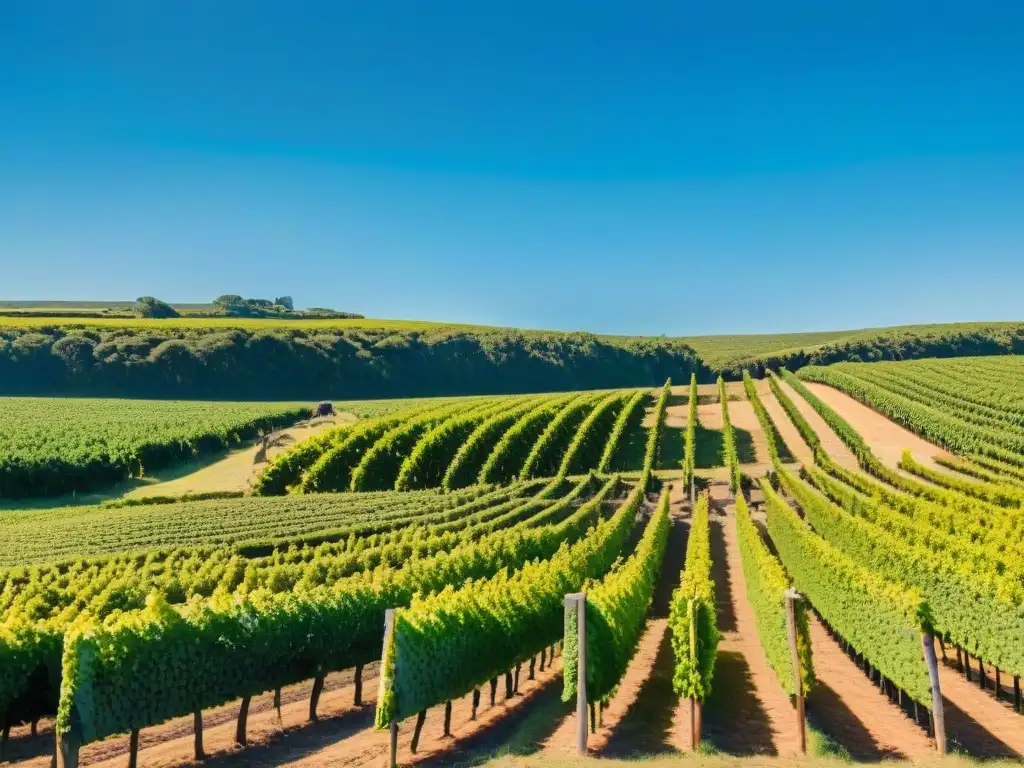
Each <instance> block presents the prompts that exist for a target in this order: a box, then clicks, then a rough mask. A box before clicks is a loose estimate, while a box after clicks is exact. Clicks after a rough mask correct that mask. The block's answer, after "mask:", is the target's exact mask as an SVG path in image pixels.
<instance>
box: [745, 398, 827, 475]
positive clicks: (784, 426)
mask: <svg viewBox="0 0 1024 768" xmlns="http://www.w3.org/2000/svg"><path fill="white" fill-rule="evenodd" d="M756 384H757V393H758V394H759V395H760V396H761V402H762V403H764V408H765V410H766V411H768V415H769V416H770V417H771V419H772V422H773V423H774V424H775V428H776V429H777V430H778V432H779V436H780V437H781V438H782V442H784V443H785V444H786V447H787V448H788V449H789V452H790V453H791V454H792V456H793V458H794V459H796V460H797V461H798V462H800V463H801V464H807V465H808V466H811V465H813V464H814V453H813V452H812V451H811V449H810V448H809V447H808V446H807V443H805V442H804V439H803V438H802V437H801V436H800V431H799V430H798V429H797V428H796V426H795V425H794V424H793V422H792V421H790V420H789V416H787V415H786V412H785V411H784V410H783V409H782V406H781V405H780V404H779V401H778V400H776V399H775V393H774V392H772V388H771V386H770V385H769V384H768V381H767V380H766V379H762V380H760V381H758V382H756Z"/></svg>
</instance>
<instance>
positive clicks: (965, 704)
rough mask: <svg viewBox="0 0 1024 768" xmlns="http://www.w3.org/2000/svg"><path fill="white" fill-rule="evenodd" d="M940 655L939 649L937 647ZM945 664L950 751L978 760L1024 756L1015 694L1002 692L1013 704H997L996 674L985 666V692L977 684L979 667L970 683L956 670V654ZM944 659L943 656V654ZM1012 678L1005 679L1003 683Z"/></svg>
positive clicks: (1023, 727)
mask: <svg viewBox="0 0 1024 768" xmlns="http://www.w3.org/2000/svg"><path fill="white" fill-rule="evenodd" d="M936 652H938V648H936ZM947 654H948V658H947V661H946V663H945V664H940V665H939V685H940V687H941V688H942V698H943V700H944V702H945V712H946V737H947V739H948V741H949V746H950V748H951V749H952V748H954V747H962V748H964V749H965V750H966V751H967V752H969V753H970V754H971V755H974V756H976V757H1015V758H1018V759H1019V758H1022V757H1024V716H1022V715H1020V714H1018V713H1016V712H1014V711H1013V708H1012V706H1011V702H1012V696H1013V694H1012V692H1010V691H1005V690H1004V691H1003V696H1004V697H1005V696H1007V695H1008V696H1009V697H1010V701H1009V702H1008V701H1006V700H1005V699H1004V700H1003V701H996V698H995V695H994V692H993V691H992V687H993V686H994V684H995V681H994V674H995V671H994V670H993V669H992V668H991V667H989V666H988V665H986V673H987V681H986V682H987V686H988V690H986V691H982V690H981V688H980V686H979V683H978V668H977V664H976V663H975V664H974V671H973V674H972V675H971V679H972V680H973V681H974V682H967V680H966V678H965V677H964V675H963V673H962V672H958V671H957V669H956V655H955V653H949V649H947ZM940 659H941V654H940ZM1007 678H1008V679H1009V681H1011V682H1012V680H1013V678H1012V677H1010V676H1009V675H1004V676H1003V681H1002V682H1003V684H1004V685H1005V684H1006V682H1007Z"/></svg>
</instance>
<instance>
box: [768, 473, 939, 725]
mask: <svg viewBox="0 0 1024 768" xmlns="http://www.w3.org/2000/svg"><path fill="white" fill-rule="evenodd" d="M780 474H782V473H780ZM761 487H762V489H763V490H764V495H765V500H766V502H767V510H768V533H769V535H770V536H771V539H772V543H773V544H774V545H775V549H776V551H777V552H778V553H779V557H780V559H781V560H782V564H783V566H785V568H786V571H787V572H788V573H789V574H790V575H791V576H792V577H793V581H794V583H795V584H796V587H797V589H798V590H799V591H800V592H801V593H802V594H803V595H804V596H806V597H807V598H808V599H809V600H810V602H811V605H813V606H814V609H815V611H816V612H817V613H818V614H819V615H820V616H821V617H822V618H823V619H824V620H825V621H826V622H828V623H829V624H830V625H831V626H832V627H833V628H834V629H835V630H836V631H837V632H838V633H839V634H840V635H841V636H842V637H843V638H844V639H846V640H847V641H848V642H849V643H850V644H851V645H852V646H853V647H854V648H855V649H856V650H857V652H858V653H861V654H862V655H863V656H864V657H865V658H866V659H867V660H868V662H869V663H870V664H871V666H873V667H875V668H876V669H879V670H881V671H882V674H884V675H885V676H886V677H887V678H889V679H890V680H892V681H893V682H894V683H895V684H896V685H897V686H899V687H900V688H902V689H903V690H904V691H906V692H907V694H908V695H909V696H910V697H911V698H912V699H914V700H915V701H918V702H920V703H922V704H924V705H925V706H930V705H931V692H930V688H929V682H928V670H927V669H926V667H925V663H924V657H923V656H922V654H921V632H922V628H923V627H924V626H928V625H929V623H930V622H929V618H928V607H927V605H926V603H925V601H924V599H923V598H922V596H921V594H920V593H919V592H917V591H916V590H909V589H907V588H906V587H904V586H903V585H901V584H897V583H893V582H892V581H890V580H889V579H887V578H885V577H883V576H881V575H879V574H876V573H873V572H871V571H869V570H866V569H865V568H864V567H862V566H861V565H859V564H858V563H857V562H855V561H854V560H853V559H851V558H850V557H847V556H846V555H845V554H844V553H843V552H842V551H841V550H840V549H839V548H838V547H835V546H833V545H832V544H830V543H829V542H827V541H825V539H823V538H821V537H820V536H818V535H816V534H814V533H812V532H811V531H810V530H809V529H808V528H807V525H806V524H805V523H804V521H803V520H801V519H800V518H799V517H798V516H797V514H796V512H794V511H793V510H792V509H791V508H790V507H789V506H788V505H787V504H786V502H785V501H783V500H782V499H781V498H780V497H779V496H778V494H777V493H776V492H775V491H774V490H773V489H772V487H771V485H769V484H768V483H767V482H765V481H763V480H762V482H761Z"/></svg>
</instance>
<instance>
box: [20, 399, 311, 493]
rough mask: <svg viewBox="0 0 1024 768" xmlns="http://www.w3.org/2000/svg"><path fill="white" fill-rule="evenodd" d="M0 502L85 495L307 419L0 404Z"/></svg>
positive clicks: (235, 410)
mask: <svg viewBox="0 0 1024 768" xmlns="http://www.w3.org/2000/svg"><path fill="white" fill-rule="evenodd" d="M0 413H2V414H3V419H2V420H0V497H6V498H20V497H25V496H53V495H59V494H65V493H71V492H72V491H85V490H89V489H91V488H96V487H98V486H102V485H105V484H110V483H113V482H116V481H118V480H121V479H123V478H125V477H128V476H136V477H138V476H140V475H141V474H143V473H144V472H147V471H153V470H156V469H160V468H162V467H166V466H168V465H170V464H173V463H175V462H177V461H181V460H182V459H183V458H185V457H188V456H194V455H197V454H200V453H209V452H215V451H220V450H224V449H226V448H229V447H231V446H233V445H238V444H239V443H241V442H242V441H244V440H249V439H252V438H255V437H256V436H257V435H258V434H259V433H260V432H270V431H272V430H273V429H275V428H277V427H281V426H285V425H288V424H293V423H295V422H296V421H298V420H299V419H302V418H306V417H308V416H309V406H304V405H301V404H298V403H275V404H267V403H201V402H167V401H145V400H102V399H62V398H35V397H24V398H22V397H8V398H0Z"/></svg>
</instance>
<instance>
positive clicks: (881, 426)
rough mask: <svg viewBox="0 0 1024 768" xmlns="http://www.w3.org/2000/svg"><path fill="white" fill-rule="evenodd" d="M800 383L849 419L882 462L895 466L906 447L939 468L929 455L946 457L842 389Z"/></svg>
mask: <svg viewBox="0 0 1024 768" xmlns="http://www.w3.org/2000/svg"><path fill="white" fill-rule="evenodd" d="M804 386H805V387H807V388H808V389H809V390H810V391H811V392H813V393H814V394H815V395H817V396H818V397H819V398H820V399H821V400H822V401H824V402H825V404H826V405H829V406H831V407H832V409H833V410H834V411H835V412H836V413H838V414H839V415H840V416H842V417H843V418H844V419H846V420H847V421H848V422H850V425H851V426H852V427H853V428H854V429H855V430H857V432H859V433H860V435H861V437H863V438H864V439H865V440H866V441H867V444H868V445H869V446H870V447H871V450H872V452H874V454H875V456H877V457H878V459H879V460H880V461H881V462H882V463H884V464H886V465H887V466H890V467H893V468H895V467H896V465H897V464H899V461H900V455H901V454H902V453H903V451H904V449H906V450H909V451H910V452H911V454H913V456H914V458H915V459H917V460H918V461H919V462H921V463H922V464H924V465H926V466H928V467H931V468H933V469H939V470H942V468H941V467H940V466H939V465H938V464H936V463H935V461H934V459H933V457H935V456H945V457H948V456H949V453H947V452H946V451H945V450H943V449H942V448H940V447H939V446H937V445H933V444H932V443H929V442H928V441H927V440H923V439H922V438H920V437H918V436H917V435H915V434H914V433H913V432H911V431H910V430H909V429H904V428H903V427H901V426H900V425H899V424H896V423H895V422H893V421H890V420H889V419H888V418H886V417H885V416H883V415H882V414H880V413H878V412H877V411H874V410H872V409H871V408H869V407H868V406H866V405H862V404H861V403H859V402H858V401H857V400H855V399H853V398H852V397H850V396H849V395H848V394H846V393H845V392H840V391H839V390H838V389H833V388H832V387H830V386H828V385H826V384H818V383H817V382H813V381H805V382H804Z"/></svg>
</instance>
